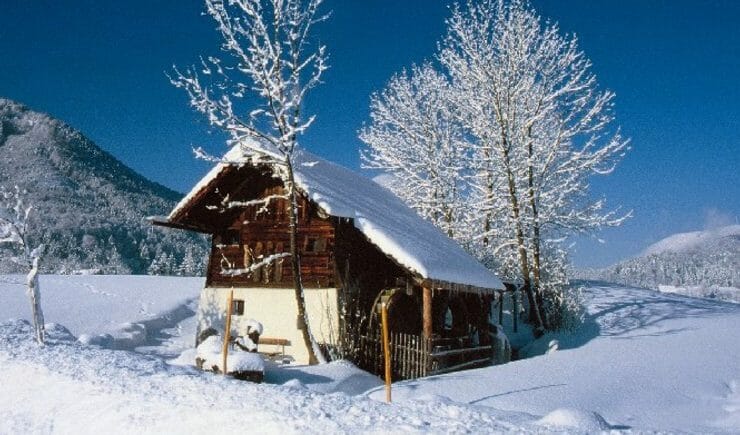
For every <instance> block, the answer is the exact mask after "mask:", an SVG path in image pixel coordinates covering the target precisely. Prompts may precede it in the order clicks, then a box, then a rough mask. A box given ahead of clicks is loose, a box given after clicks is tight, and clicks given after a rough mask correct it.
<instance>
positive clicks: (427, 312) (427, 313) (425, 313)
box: [421, 286, 432, 338]
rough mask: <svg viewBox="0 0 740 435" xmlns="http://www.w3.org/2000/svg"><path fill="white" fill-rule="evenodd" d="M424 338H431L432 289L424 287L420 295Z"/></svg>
mask: <svg viewBox="0 0 740 435" xmlns="http://www.w3.org/2000/svg"><path fill="white" fill-rule="evenodd" d="M421 302H422V316H421V317H422V322H423V332H424V338H432V289H431V287H429V286H425V287H424V288H423V289H422V293H421Z"/></svg>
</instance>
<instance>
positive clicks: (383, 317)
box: [380, 302, 391, 403]
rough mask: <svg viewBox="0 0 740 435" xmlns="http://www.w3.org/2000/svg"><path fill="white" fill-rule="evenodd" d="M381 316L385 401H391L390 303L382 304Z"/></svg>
mask: <svg viewBox="0 0 740 435" xmlns="http://www.w3.org/2000/svg"><path fill="white" fill-rule="evenodd" d="M380 317H381V323H382V324H383V356H384V357H385V401H386V402H388V403H390V402H391V347H390V344H389V343H388V305H386V303H385V302H383V303H382V304H381V305H380Z"/></svg>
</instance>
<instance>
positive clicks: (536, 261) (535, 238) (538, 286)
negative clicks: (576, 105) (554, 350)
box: [527, 128, 548, 327]
mask: <svg viewBox="0 0 740 435" xmlns="http://www.w3.org/2000/svg"><path fill="white" fill-rule="evenodd" d="M527 133H528V134H529V135H531V128H530V129H529V130H528V132H527ZM527 153H528V154H529V163H528V164H527V184H528V186H527V187H528V196H529V206H530V207H531V208H532V277H533V279H534V289H535V294H536V296H537V308H538V309H539V312H540V318H541V319H542V325H543V326H544V327H547V325H548V322H547V313H546V312H545V301H544V290H543V289H542V280H541V279H540V278H541V275H540V270H541V269H540V265H541V251H540V241H541V238H540V215H539V211H538V208H537V200H536V198H535V194H534V170H533V168H532V154H533V151H532V141H531V140H530V141H529V143H528V144H527Z"/></svg>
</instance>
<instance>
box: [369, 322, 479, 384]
mask: <svg viewBox="0 0 740 435" xmlns="http://www.w3.org/2000/svg"><path fill="white" fill-rule="evenodd" d="M381 345H382V342H381V337H380V332H379V331H378V332H374V333H371V334H365V335H360V337H359V348H358V349H357V357H356V359H357V360H356V361H355V363H356V364H357V365H358V366H359V367H360V368H362V369H364V370H367V371H369V372H371V373H374V374H377V375H379V376H382V374H383V363H384V362H383V352H382V349H381ZM390 348H391V373H392V374H391V376H392V378H393V381H397V380H403V379H416V378H420V377H423V376H430V375H434V374H441V373H447V372H451V371H455V370H461V369H465V368H472V367H481V366H485V365H488V364H490V361H491V346H473V345H471V344H470V342H469V339H467V338H462V337H461V338H456V339H440V338H436V339H426V338H423V337H422V336H420V335H413V334H401V333H393V332H391V334H390Z"/></svg>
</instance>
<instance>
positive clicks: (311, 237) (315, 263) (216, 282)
mask: <svg viewBox="0 0 740 435" xmlns="http://www.w3.org/2000/svg"><path fill="white" fill-rule="evenodd" d="M281 194H283V190H282V187H280V186H277V187H269V188H265V189H264V191H263V192H262V194H261V195H260V196H259V197H260V198H266V197H268V196H270V195H281ZM287 207H288V201H287V200H285V199H272V200H271V201H270V202H269V203H268V205H267V206H265V207H263V206H262V205H251V206H247V207H244V208H243V209H242V211H241V213H239V214H238V215H237V216H236V218H235V219H234V220H233V222H232V223H231V225H230V226H229V227H228V229H227V230H225V231H223V232H221V233H220V234H219V233H216V234H214V236H213V240H212V247H211V257H210V260H209V264H208V274H207V285H208V286H235V287H281V288H285V287H288V288H291V287H293V271H292V266H291V259H290V257H285V258H282V259H280V260H277V261H275V262H273V263H272V264H270V265H268V266H266V267H262V268H260V269H259V270H257V271H255V272H254V273H250V274H240V275H236V276H229V275H228V274H227V275H225V274H224V273H222V271H225V270H226V271H228V270H229V269H243V268H246V267H249V266H250V265H251V264H254V263H256V262H258V261H260V260H261V259H263V258H265V257H267V256H270V255H274V254H280V253H289V252H290V233H289V221H288V208H287ZM334 236H335V231H334V224H333V222H332V218H330V217H320V216H319V210H318V209H317V207H316V206H315V205H313V204H312V203H311V202H310V201H308V200H306V199H305V198H300V200H299V205H298V237H297V243H298V246H299V252H300V255H301V278H302V280H303V284H304V286H305V287H306V288H326V287H333V286H334V285H335V279H334V264H333V251H334Z"/></svg>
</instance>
